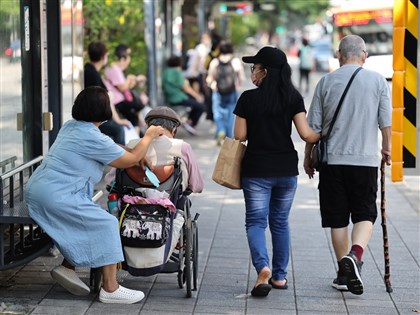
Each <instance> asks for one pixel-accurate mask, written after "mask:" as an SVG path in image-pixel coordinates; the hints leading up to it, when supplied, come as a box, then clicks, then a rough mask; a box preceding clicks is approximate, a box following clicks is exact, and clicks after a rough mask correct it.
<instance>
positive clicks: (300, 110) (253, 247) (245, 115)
mask: <svg viewBox="0 0 420 315" xmlns="http://www.w3.org/2000/svg"><path fill="white" fill-rule="evenodd" d="M242 60H243V61H244V62H245V63H252V64H253V65H252V66H251V80H252V83H254V84H255V85H256V86H257V88H256V89H252V90H247V91H245V92H243V93H242V95H241V96H240V97H239V100H238V103H237V105H236V108H235V111H234V113H235V115H236V120H235V128H234V135H235V139H239V140H241V141H248V144H247V149H246V151H245V156H244V158H243V161H242V170H241V177H242V179H241V182H242V189H243V193H244V197H245V209H246V215H245V227H246V234H247V238H248V244H249V249H250V251H251V258H252V264H253V265H254V267H255V269H256V271H257V273H258V278H257V281H256V284H255V287H254V288H253V289H252V291H251V294H252V295H253V296H267V294H268V293H269V292H270V290H271V288H275V289H287V288H288V284H287V279H286V276H287V265H288V262H289V243H290V232H289V221H288V219H289V212H290V209H291V207H292V203H293V199H294V196H295V191H296V187H297V175H298V167H297V164H298V155H297V152H296V150H295V148H294V145H293V141H292V139H291V133H292V122H293V123H294V125H295V127H296V129H297V131H298V133H299V135H300V137H301V138H302V139H303V140H304V141H307V142H311V143H312V142H316V141H317V140H318V139H319V134H317V133H315V132H314V131H313V130H312V129H310V128H309V126H308V123H307V121H306V111H305V104H304V102H303V98H302V96H301V95H300V93H299V92H298V91H297V90H296V89H295V87H294V86H293V84H292V80H291V75H292V70H291V68H290V65H289V64H288V63H287V58H286V55H285V54H284V52H283V51H281V50H279V49H277V48H274V47H263V48H261V49H260V50H259V51H258V53H257V54H256V55H255V56H248V57H243V58H242ZM267 220H268V224H267ZM267 225H269V227H270V232H271V238H272V244H273V259H272V270H271V268H270V260H269V257H268V253H267V246H266V238H265V230H266V228H267ZM270 276H271V277H270Z"/></svg>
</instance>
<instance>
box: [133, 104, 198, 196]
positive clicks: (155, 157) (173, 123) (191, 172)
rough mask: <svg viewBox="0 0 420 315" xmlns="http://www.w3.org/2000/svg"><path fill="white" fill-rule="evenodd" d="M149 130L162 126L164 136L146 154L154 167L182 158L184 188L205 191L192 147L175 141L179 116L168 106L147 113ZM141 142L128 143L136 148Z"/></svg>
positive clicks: (183, 142) (178, 140) (152, 143)
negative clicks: (152, 127)
mask: <svg viewBox="0 0 420 315" xmlns="http://www.w3.org/2000/svg"><path fill="white" fill-rule="evenodd" d="M145 121H146V123H147V126H148V128H150V127H151V126H161V127H163V129H164V132H163V135H162V136H160V137H158V138H155V139H154V140H153V141H152V142H151V143H150V146H149V148H148V150H147V153H146V159H147V161H148V162H149V164H151V166H152V167H151V168H152V170H153V166H157V165H168V164H172V163H173V161H174V159H173V158H174V157H175V156H179V157H181V158H182V162H181V171H182V180H183V182H182V188H183V191H185V190H189V191H191V192H194V193H200V192H202V191H203V178H202V176H201V173H200V168H199V165H198V162H197V159H196V158H195V155H194V152H193V150H192V148H191V145H190V144H189V143H187V142H185V141H183V140H181V139H175V138H174V137H175V135H176V132H177V128H178V126H179V125H180V124H181V120H180V118H179V116H178V114H177V113H176V112H175V111H174V110H173V109H171V108H169V107H167V106H158V107H155V108H153V109H152V110H150V111H149V113H147V115H146V117H145ZM139 141H140V140H138V139H135V140H132V141H130V142H129V143H128V147H134V146H135V145H136V144H137V143H138V142H139Z"/></svg>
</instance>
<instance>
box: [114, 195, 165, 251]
mask: <svg viewBox="0 0 420 315" xmlns="http://www.w3.org/2000/svg"><path fill="white" fill-rule="evenodd" d="M172 221H173V214H172V213H171V211H170V209H168V208H165V207H164V206H162V205H158V204H130V203H127V204H126V205H125V207H124V210H123V211H122V213H121V216H120V237H121V243H122V244H123V245H124V246H129V247H137V248H139V247H140V248H156V247H160V246H162V245H164V244H165V242H166V240H167V239H168V237H169V235H170V233H172V231H171V227H172Z"/></svg>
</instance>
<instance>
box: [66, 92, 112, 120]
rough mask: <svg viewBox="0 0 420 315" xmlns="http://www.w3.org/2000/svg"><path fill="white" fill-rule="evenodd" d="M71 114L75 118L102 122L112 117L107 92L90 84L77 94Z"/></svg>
mask: <svg viewBox="0 0 420 315" xmlns="http://www.w3.org/2000/svg"><path fill="white" fill-rule="evenodd" d="M71 115H72V116H73V118H74V119H76V120H83V121H88V122H102V121H106V120H110V119H111V118H112V111H111V104H110V101H109V96H108V92H107V91H106V90H105V89H103V88H101V87H99V86H90V87H87V88H85V89H84V90H82V91H81V92H80V93H79V95H77V97H76V99H75V101H74V104H73V108H72V110H71Z"/></svg>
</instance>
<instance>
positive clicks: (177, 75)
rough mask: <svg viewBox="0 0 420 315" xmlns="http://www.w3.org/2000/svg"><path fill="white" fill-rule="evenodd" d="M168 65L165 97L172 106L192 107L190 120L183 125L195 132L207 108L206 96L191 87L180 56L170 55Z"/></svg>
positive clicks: (164, 86) (164, 80)
mask: <svg viewBox="0 0 420 315" xmlns="http://www.w3.org/2000/svg"><path fill="white" fill-rule="evenodd" d="M167 66H168V67H167V68H166V69H165V70H164V71H163V75H162V88H163V92H164V94H165V98H166V100H167V102H168V103H169V105H170V106H176V105H182V106H187V107H190V108H191V111H190V113H189V117H188V121H187V123H186V124H183V127H185V129H186V130H187V131H188V132H189V133H191V134H195V133H196V131H195V127H196V126H197V124H198V121H199V120H200V117H201V114H202V113H203V112H204V110H205V105H204V103H203V101H204V98H203V96H202V95H201V94H199V93H197V92H196V91H195V90H194V89H193V88H192V87H191V85H190V83H189V82H188V80H187V79H186V78H185V76H184V74H183V73H182V69H181V58H180V57H177V56H172V57H170V58H169V59H168V62H167ZM191 127H192V128H191Z"/></svg>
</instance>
